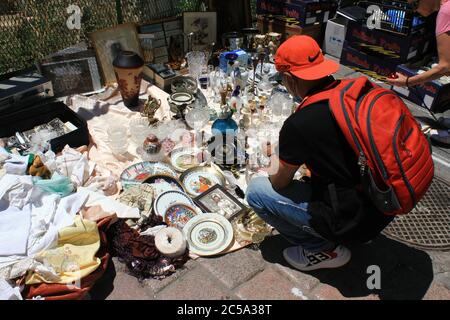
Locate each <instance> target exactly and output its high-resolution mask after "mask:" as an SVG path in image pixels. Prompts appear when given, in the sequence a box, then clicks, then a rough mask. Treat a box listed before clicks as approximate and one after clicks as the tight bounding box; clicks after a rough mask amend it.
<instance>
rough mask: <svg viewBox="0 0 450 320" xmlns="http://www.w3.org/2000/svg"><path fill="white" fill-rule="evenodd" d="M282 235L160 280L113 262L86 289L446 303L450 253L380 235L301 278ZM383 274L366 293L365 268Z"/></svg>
mask: <svg viewBox="0 0 450 320" xmlns="http://www.w3.org/2000/svg"><path fill="white" fill-rule="evenodd" d="M287 246H289V244H288V243H287V242H286V241H285V240H284V239H283V238H282V237H281V236H280V235H275V236H272V237H270V238H268V239H266V240H265V241H264V242H263V243H262V244H261V246H260V248H259V250H253V249H243V250H241V251H238V252H235V253H232V254H228V255H224V256H220V257H215V258H200V259H198V260H195V261H194V260H190V261H189V262H188V263H187V264H186V265H185V267H184V268H183V269H180V270H178V271H177V272H176V273H175V274H174V275H172V276H171V277H169V278H166V279H164V280H162V281H161V280H153V279H151V280H144V281H143V282H142V283H140V282H139V281H138V280H137V279H136V278H134V277H132V276H130V275H128V274H127V272H126V268H125V266H124V265H123V264H122V263H120V262H118V261H117V259H116V258H113V259H112V263H110V266H109V268H108V271H107V273H106V274H105V276H104V277H103V278H102V279H100V280H99V281H98V283H97V284H96V286H95V287H94V289H93V290H92V291H91V294H90V298H91V299H93V300H103V299H107V300H197V299H202V300H210V299H213V300H230V299H231V300H349V299H350V300H354V299H358V300H392V299H395V300H397V299H399V300H405V299H408V300H409V299H412V300H417V299H433V300H434V299H438V300H450V253H449V252H424V251H421V250H417V249H413V248H410V247H408V246H406V245H404V244H401V243H399V242H396V241H393V240H390V239H388V238H386V237H384V236H380V237H378V238H377V239H376V240H374V241H373V242H372V243H371V244H367V245H363V246H358V247H354V248H351V249H352V254H353V257H352V260H351V261H350V263H349V264H348V265H346V266H344V267H342V268H339V269H329V270H319V271H314V272H308V273H302V272H299V271H297V270H295V269H292V268H290V267H289V266H288V265H287V263H286V262H285V261H284V259H283V257H282V254H281V252H282V250H283V249H284V248H286V247H287ZM373 265H376V266H378V267H379V268H380V271H381V289H380V290H377V289H375V290H370V289H369V288H368V287H367V280H368V278H369V277H370V275H371V273H370V274H368V273H367V269H368V267H369V266H373Z"/></svg>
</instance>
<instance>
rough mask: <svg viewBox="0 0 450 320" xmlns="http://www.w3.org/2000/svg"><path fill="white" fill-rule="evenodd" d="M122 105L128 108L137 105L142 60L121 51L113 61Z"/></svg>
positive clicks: (136, 55)
mask: <svg viewBox="0 0 450 320" xmlns="http://www.w3.org/2000/svg"><path fill="white" fill-rule="evenodd" d="M113 66H114V72H115V74H116V78H117V82H118V84H119V90H120V93H121V94H122V98H123V103H124V104H125V106H127V107H128V108H134V107H137V106H138V105H139V91H140V88H141V82H142V70H143V68H144V60H142V58H141V57H140V56H139V55H138V54H137V53H135V52H132V51H122V52H120V53H119V54H118V56H117V57H116V58H115V59H114V61H113Z"/></svg>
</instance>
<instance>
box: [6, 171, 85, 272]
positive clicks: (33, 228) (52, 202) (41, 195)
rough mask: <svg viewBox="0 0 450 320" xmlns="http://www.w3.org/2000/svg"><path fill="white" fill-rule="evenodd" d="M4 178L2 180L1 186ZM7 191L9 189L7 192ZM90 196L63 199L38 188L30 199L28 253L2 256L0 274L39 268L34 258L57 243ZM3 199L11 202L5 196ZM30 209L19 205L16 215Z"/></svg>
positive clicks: (74, 196) (72, 196) (75, 195)
mask: <svg viewBox="0 0 450 320" xmlns="http://www.w3.org/2000/svg"><path fill="white" fill-rule="evenodd" d="M5 177H6V176H5ZM5 177H4V178H3V179H1V180H0V185H2V182H3V180H4V179H5ZM14 186H15V185H13V187H14ZM8 191H9V190H6V194H8ZM87 197H88V195H87V194H82V193H74V194H72V195H70V196H67V197H65V198H62V199H61V198H60V197H59V196H58V195H56V194H50V193H45V192H42V191H40V190H38V189H37V188H35V189H34V190H33V192H32V196H30V197H29V198H28V201H27V203H28V206H29V207H30V210H31V224H30V228H29V232H28V235H27V247H26V252H25V253H24V254H15V255H9V256H0V277H2V276H3V277H6V278H8V279H14V278H16V277H18V276H21V275H23V274H25V273H26V272H27V271H28V270H30V269H31V268H36V267H39V264H36V261H34V260H32V258H33V257H34V256H35V255H36V254H38V253H39V252H41V251H43V250H46V249H49V248H51V247H53V246H54V245H56V243H57V240H58V231H59V230H60V229H62V228H65V227H67V226H70V225H72V224H73V223H74V218H75V215H76V214H77V213H78V212H79V211H80V210H81V209H82V208H83V206H84V204H85V203H86V200H87ZM12 200H15V199H14V198H13V199H12ZM3 201H4V202H3V203H7V204H8V202H7V201H5V199H4V200H3ZM3 206H5V204H3ZM9 208H11V203H9ZM27 208H28V207H27ZM27 208H20V209H21V212H20V213H18V212H17V213H16V214H23V211H24V210H26V209H27ZM21 236H23V235H21ZM30 259H31V260H30ZM24 260H25V261H24ZM20 262H22V263H20Z"/></svg>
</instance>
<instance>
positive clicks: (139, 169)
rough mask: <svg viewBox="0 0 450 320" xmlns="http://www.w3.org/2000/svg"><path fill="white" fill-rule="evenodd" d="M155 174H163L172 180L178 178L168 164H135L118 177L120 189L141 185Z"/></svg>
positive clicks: (147, 162)
mask: <svg viewBox="0 0 450 320" xmlns="http://www.w3.org/2000/svg"><path fill="white" fill-rule="evenodd" d="M155 174H164V175H168V176H171V177H173V178H177V177H178V174H177V172H176V171H175V170H174V169H173V168H172V167H171V166H170V165H169V164H166V163H162V162H150V161H146V162H140V163H136V164H134V165H132V166H130V167H129V168H127V169H125V170H124V171H123V172H122V174H121V176H120V181H121V183H122V187H123V188H124V189H126V188H128V187H129V186H132V185H137V184H141V183H143V182H144V181H145V180H147V179H148V178H149V177H150V176H152V175H155Z"/></svg>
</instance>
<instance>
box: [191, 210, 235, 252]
mask: <svg viewBox="0 0 450 320" xmlns="http://www.w3.org/2000/svg"><path fill="white" fill-rule="evenodd" d="M183 233H184V235H185V236H186V239H187V241H188V243H189V251H190V252H192V253H194V254H196V255H199V256H213V255H217V254H219V253H221V252H223V251H225V250H226V249H227V248H228V247H229V246H230V245H231V243H232V242H233V239H234V232H233V227H232V226H231V223H230V222H229V221H228V220H227V219H226V218H225V217H222V216H221V215H218V214H215V213H205V214H201V215H198V216H196V217H194V218H192V219H191V220H189V221H188V222H187V223H186V225H185V227H184V228H183Z"/></svg>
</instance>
